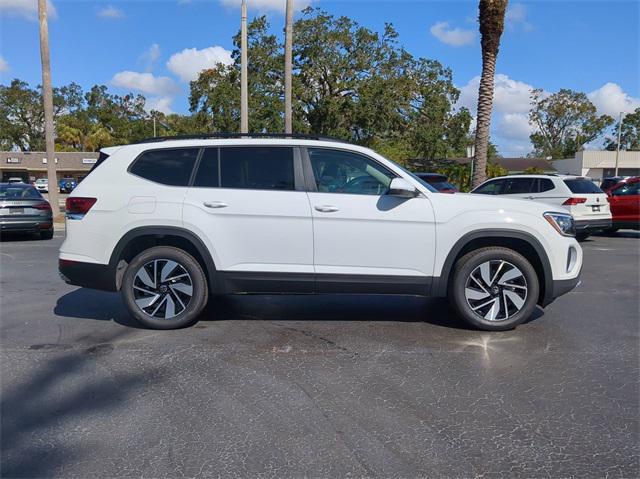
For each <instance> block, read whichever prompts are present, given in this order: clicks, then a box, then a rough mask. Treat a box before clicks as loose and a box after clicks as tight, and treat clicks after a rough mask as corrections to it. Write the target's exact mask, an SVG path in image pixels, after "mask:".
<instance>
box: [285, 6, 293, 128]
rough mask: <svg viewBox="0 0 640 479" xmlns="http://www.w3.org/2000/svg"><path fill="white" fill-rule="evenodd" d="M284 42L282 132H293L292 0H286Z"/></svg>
mask: <svg viewBox="0 0 640 479" xmlns="http://www.w3.org/2000/svg"><path fill="white" fill-rule="evenodd" d="M284 31H285V40H284V42H285V44H284V132H285V133H292V132H293V120H292V118H291V116H292V115H291V83H292V82H291V75H292V70H293V68H292V66H293V65H292V60H293V58H292V57H293V55H292V50H293V0H287V11H286V26H285V29H284Z"/></svg>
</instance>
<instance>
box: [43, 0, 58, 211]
mask: <svg viewBox="0 0 640 479" xmlns="http://www.w3.org/2000/svg"><path fill="white" fill-rule="evenodd" d="M38 19H39V21H40V60H41V61H42V99H43V102H44V137H45V145H46V146H45V148H46V155H47V178H48V181H49V203H50V204H51V212H52V213H53V217H54V218H55V217H56V216H57V215H59V214H60V205H59V204H58V178H57V175H56V162H55V159H54V156H55V143H54V140H53V90H52V89H51V61H50V58H49V24H48V22H47V0H38Z"/></svg>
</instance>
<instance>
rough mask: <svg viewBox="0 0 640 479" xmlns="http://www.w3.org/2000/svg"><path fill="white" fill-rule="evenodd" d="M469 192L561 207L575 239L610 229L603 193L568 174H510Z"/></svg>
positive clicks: (609, 211)
mask: <svg viewBox="0 0 640 479" xmlns="http://www.w3.org/2000/svg"><path fill="white" fill-rule="evenodd" d="M471 193H478V194H483V195H503V196H506V197H507V198H521V199H526V200H534V201H539V202H542V203H547V204H549V205H553V206H555V207H556V208H557V207H560V208H564V209H566V210H567V211H569V213H571V216H573V219H574V223H575V228H576V236H577V238H578V239H585V238H587V237H588V236H589V234H591V233H593V232H595V231H600V230H606V229H608V228H611V210H610V209H609V201H608V199H607V195H606V193H604V192H603V191H602V190H601V189H600V188H598V186H597V185H596V184H594V183H593V181H592V180H591V178H587V177H584V176H570V175H511V176H499V177H497V178H493V179H491V180H488V181H485V182H484V183H482V184H481V185H480V186H478V187H477V188H476V189H475V190H473V191H472V192H471Z"/></svg>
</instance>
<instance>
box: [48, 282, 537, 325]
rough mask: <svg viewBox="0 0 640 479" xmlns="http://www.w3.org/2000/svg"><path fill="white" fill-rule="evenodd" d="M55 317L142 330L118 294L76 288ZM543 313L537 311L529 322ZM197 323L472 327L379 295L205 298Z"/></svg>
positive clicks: (414, 301) (443, 304)
mask: <svg viewBox="0 0 640 479" xmlns="http://www.w3.org/2000/svg"><path fill="white" fill-rule="evenodd" d="M54 313H55V314H56V315H57V316H64V317H70V318H83V319H93V320H100V321H115V322H116V323H118V324H121V325H123V326H127V327H129V328H136V329H144V328H143V326H141V325H139V324H138V323H137V322H136V321H135V320H134V319H133V318H131V317H130V316H129V314H128V313H127V311H126V309H125V307H124V305H123V304H122V301H121V299H120V296H119V295H118V294H117V293H106V292H102V291H95V290H90V289H84V288H80V289H77V290H75V291H72V292H70V293H67V294H65V295H64V296H62V297H61V298H59V299H58V301H57V304H56V306H55V309H54ZM543 314H544V313H543V312H542V310H541V309H539V308H538V309H536V310H535V311H534V313H533V315H532V317H531V318H530V319H529V321H528V322H530V321H534V320H536V319H538V318H539V317H541V316H542V315H543ZM200 320H201V321H203V320H204V321H220V320H267V321H274V320H277V321H394V322H425V323H429V324H433V325H435V326H442V327H447V328H453V329H463V330H468V329H471V328H470V327H469V326H467V324H466V323H465V322H463V321H462V320H461V319H459V318H458V317H457V315H456V314H455V313H454V312H453V310H452V309H451V308H450V307H449V304H448V302H447V300H445V299H433V298H432V299H427V298H421V297H414V296H383V295H328V294H327V295H235V296H233V295H230V296H216V297H212V298H211V300H210V301H209V305H208V306H207V309H206V310H205V311H204V313H203V314H202V317H201V318H200Z"/></svg>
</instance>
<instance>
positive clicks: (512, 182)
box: [502, 178, 535, 195]
mask: <svg viewBox="0 0 640 479" xmlns="http://www.w3.org/2000/svg"><path fill="white" fill-rule="evenodd" d="M534 182H535V178H507V180H506V184H505V187H504V190H503V191H502V194H503V195H521V194H523V193H531V190H532V189H533V183H534Z"/></svg>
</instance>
